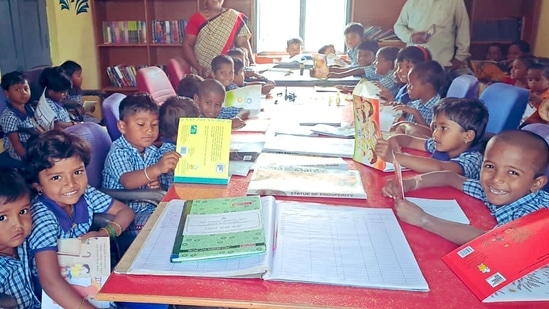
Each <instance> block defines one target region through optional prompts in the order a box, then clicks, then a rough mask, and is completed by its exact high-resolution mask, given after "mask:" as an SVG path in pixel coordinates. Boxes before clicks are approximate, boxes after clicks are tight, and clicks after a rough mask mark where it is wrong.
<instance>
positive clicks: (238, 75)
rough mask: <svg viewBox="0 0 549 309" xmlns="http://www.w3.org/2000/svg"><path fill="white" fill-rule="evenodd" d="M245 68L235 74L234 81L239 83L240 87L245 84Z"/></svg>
mask: <svg viewBox="0 0 549 309" xmlns="http://www.w3.org/2000/svg"><path fill="white" fill-rule="evenodd" d="M244 79H245V76H244V69H241V70H240V71H238V72H236V73H235V74H234V83H235V84H237V85H238V87H242V86H244Z"/></svg>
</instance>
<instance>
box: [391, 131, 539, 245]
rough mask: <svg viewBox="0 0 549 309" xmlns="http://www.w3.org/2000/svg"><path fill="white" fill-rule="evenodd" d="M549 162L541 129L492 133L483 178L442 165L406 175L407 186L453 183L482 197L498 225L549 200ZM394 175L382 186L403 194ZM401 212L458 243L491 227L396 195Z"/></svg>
mask: <svg viewBox="0 0 549 309" xmlns="http://www.w3.org/2000/svg"><path fill="white" fill-rule="evenodd" d="M548 163H549V147H548V145H547V143H546V142H545V140H544V139H543V138H541V137H540V136H538V135H536V134H535V133H532V132H528V131H522V130H515V131H505V132H502V133H499V134H497V135H495V136H494V137H492V138H491V139H490V140H489V141H488V144H487V146H486V151H485V152H484V161H483V163H482V169H481V171H480V180H473V179H466V178H465V177H463V176H460V175H458V174H456V173H453V172H451V171H438V172H431V173H427V174H423V175H420V176H416V177H414V178H412V179H406V180H404V183H403V184H404V190H405V191H409V190H415V189H420V188H427V187H442V186H451V187H454V188H456V189H458V190H462V191H463V192H464V193H465V194H468V195H470V196H472V197H474V198H477V199H479V200H481V201H482V202H483V203H484V204H485V205H486V206H487V207H488V208H489V209H490V212H491V213H492V215H493V216H494V217H495V219H496V221H497V225H502V224H505V223H507V222H510V221H513V220H515V219H518V218H520V217H522V216H525V215H527V214H529V213H531V212H534V211H536V210H538V209H540V208H542V207H548V206H547V205H549V193H547V192H545V191H543V190H540V189H541V188H542V187H543V186H544V185H545V183H547V176H545V175H544V173H545V169H546V167H547V164H548ZM396 190H398V189H397V188H396V185H395V183H394V181H391V182H389V183H388V184H387V185H386V186H385V187H384V188H383V189H382V192H383V194H384V195H385V196H389V197H395V196H398V195H397V193H396V192H397V191H396ZM395 209H396V213H397V215H398V217H399V218H400V219H401V220H402V221H404V222H407V223H409V224H412V225H416V226H419V227H421V228H423V229H425V230H427V231H430V232H433V233H435V234H437V235H439V236H442V237H444V238H446V239H448V240H450V241H452V242H454V243H456V244H464V243H466V242H468V241H471V240H472V239H474V238H476V237H478V236H480V235H482V234H483V233H485V232H486V231H482V230H479V229H477V228H475V227H473V226H471V225H468V224H462V223H456V222H450V221H446V220H443V219H439V218H436V217H433V216H431V215H429V214H427V213H425V212H424V211H423V210H422V209H421V208H419V207H418V206H417V205H415V204H414V203H410V202H408V201H405V200H395Z"/></svg>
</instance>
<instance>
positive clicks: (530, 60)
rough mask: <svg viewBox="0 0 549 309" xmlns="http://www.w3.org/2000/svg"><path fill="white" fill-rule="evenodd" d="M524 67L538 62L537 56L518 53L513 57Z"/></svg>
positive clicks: (529, 66) (527, 67)
mask: <svg viewBox="0 0 549 309" xmlns="http://www.w3.org/2000/svg"><path fill="white" fill-rule="evenodd" d="M515 60H517V61H519V62H521V63H522V64H524V66H525V67H526V69H529V68H531V67H532V66H533V65H534V64H536V63H538V58H536V57H534V56H530V55H520V56H518V57H517V59H515Z"/></svg>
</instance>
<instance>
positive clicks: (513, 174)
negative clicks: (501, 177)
mask: <svg viewBox="0 0 549 309" xmlns="http://www.w3.org/2000/svg"><path fill="white" fill-rule="evenodd" d="M508 173H509V175H511V176H520V175H519V173H517V171H513V170H511V171H509V172H508Z"/></svg>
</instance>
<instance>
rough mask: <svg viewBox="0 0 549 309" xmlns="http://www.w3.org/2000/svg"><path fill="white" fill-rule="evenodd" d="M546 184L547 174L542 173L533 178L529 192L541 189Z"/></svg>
mask: <svg viewBox="0 0 549 309" xmlns="http://www.w3.org/2000/svg"><path fill="white" fill-rule="evenodd" d="M545 184H547V176H545V175H542V176H538V177H536V178H534V184H532V187H531V188H530V192H537V191H539V190H541V188H543V187H544V186H545Z"/></svg>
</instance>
